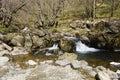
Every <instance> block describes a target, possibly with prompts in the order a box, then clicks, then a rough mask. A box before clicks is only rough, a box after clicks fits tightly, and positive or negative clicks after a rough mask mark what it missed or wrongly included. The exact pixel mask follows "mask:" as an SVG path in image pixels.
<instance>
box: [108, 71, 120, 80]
mask: <svg viewBox="0 0 120 80" xmlns="http://www.w3.org/2000/svg"><path fill="white" fill-rule="evenodd" d="M107 73H108V75H109V76H110V78H111V79H119V76H118V74H117V73H116V72H114V71H111V70H110V69H108V70H107Z"/></svg>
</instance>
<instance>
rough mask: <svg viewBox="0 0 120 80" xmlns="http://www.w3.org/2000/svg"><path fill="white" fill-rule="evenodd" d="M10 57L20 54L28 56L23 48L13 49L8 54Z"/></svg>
mask: <svg viewBox="0 0 120 80" xmlns="http://www.w3.org/2000/svg"><path fill="white" fill-rule="evenodd" d="M10 53H11V54H12V55H20V54H24V55H25V54H29V52H27V51H26V49H24V48H23V47H14V48H13V51H11V52H10Z"/></svg>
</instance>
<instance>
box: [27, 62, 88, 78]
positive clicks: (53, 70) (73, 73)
mask: <svg viewBox="0 0 120 80" xmlns="http://www.w3.org/2000/svg"><path fill="white" fill-rule="evenodd" d="M36 73H37V74H36ZM30 74H31V75H29V76H27V79H26V80H85V79H84V75H83V74H81V73H80V72H79V71H77V70H73V69H72V68H71V67H70V66H69V65H68V66H66V67H61V66H53V65H49V64H43V65H40V66H38V67H36V68H35V69H34V70H33V71H31V73H30ZM86 80H87V79H86Z"/></svg>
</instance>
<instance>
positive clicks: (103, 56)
mask: <svg viewBox="0 0 120 80" xmlns="http://www.w3.org/2000/svg"><path fill="white" fill-rule="evenodd" d="M46 49H48V50H54V49H58V45H56V44H54V45H53V46H52V47H50V48H46ZM76 54H77V55H78V60H86V61H87V62H88V63H89V65H91V66H93V67H96V66H104V67H106V68H110V69H113V70H116V69H115V68H113V67H111V66H110V62H120V52H119V51H113V52H112V51H105V50H100V49H95V48H91V47H88V46H87V45H85V44H83V43H82V42H81V41H78V42H76ZM57 57H58V55H54V54H52V53H51V55H49V56H46V55H45V54H43V53H39V54H36V55H34V54H32V53H31V54H28V55H18V56H14V62H15V63H19V64H20V65H21V67H23V68H25V67H26V66H25V64H24V63H25V61H28V60H34V61H36V62H40V61H44V60H56V59H57Z"/></svg>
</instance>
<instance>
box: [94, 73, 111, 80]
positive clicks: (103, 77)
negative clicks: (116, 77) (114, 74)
mask: <svg viewBox="0 0 120 80" xmlns="http://www.w3.org/2000/svg"><path fill="white" fill-rule="evenodd" d="M95 78H96V80H111V79H110V76H109V75H108V74H107V73H105V72H103V71H99V72H98V73H97V74H96V76H95Z"/></svg>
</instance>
